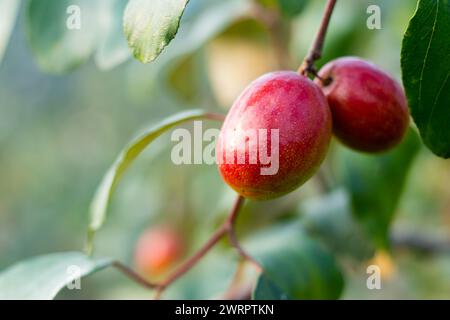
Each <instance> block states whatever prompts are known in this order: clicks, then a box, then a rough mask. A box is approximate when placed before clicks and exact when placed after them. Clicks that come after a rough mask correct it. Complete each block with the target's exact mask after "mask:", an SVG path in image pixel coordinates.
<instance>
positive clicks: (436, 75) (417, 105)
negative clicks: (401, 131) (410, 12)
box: [401, 0, 450, 158]
mask: <svg viewBox="0 0 450 320" xmlns="http://www.w3.org/2000/svg"><path fill="white" fill-rule="evenodd" d="M449 39H450V1H449V0H420V1H419V3H418V7H417V10H416V12H415V14H414V17H413V18H412V19H411V21H410V23H409V26H408V29H407V31H406V33H405V36H404V39H403V47H402V59H401V60H402V72H403V83H404V86H405V89H406V94H407V96H408V100H409V106H410V108H411V113H412V116H413V118H414V121H415V123H416V125H417V127H418V128H419V131H420V135H421V137H422V140H423V141H424V143H425V145H426V146H427V147H428V148H430V150H431V151H433V152H434V153H435V154H436V155H438V156H440V157H443V158H449V157H450V130H448V129H449V124H450V110H449V105H450V41H449Z"/></svg>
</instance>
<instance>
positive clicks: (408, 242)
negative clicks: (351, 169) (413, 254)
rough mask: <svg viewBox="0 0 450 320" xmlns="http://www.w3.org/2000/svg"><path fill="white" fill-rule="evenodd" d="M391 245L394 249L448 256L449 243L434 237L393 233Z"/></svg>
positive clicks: (449, 251)
mask: <svg viewBox="0 0 450 320" xmlns="http://www.w3.org/2000/svg"><path fill="white" fill-rule="evenodd" d="M391 243H392V246H393V247H394V248H396V249H407V250H412V251H417V252H421V253H425V254H450V241H449V240H448V239H446V238H441V237H436V236H430V235H420V234H417V233H403V232H402V233H399V232H395V233H393V234H391Z"/></svg>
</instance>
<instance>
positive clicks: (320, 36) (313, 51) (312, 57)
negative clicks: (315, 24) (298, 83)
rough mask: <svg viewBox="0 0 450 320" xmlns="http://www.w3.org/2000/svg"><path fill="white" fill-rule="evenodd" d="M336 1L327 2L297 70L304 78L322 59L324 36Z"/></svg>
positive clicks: (329, 0)
mask: <svg viewBox="0 0 450 320" xmlns="http://www.w3.org/2000/svg"><path fill="white" fill-rule="evenodd" d="M336 1H337V0H328V2H327V5H326V7H325V12H324V15H323V18H322V21H321V23H320V27H319V31H318V32H317V35H316V38H315V40H314V42H313V43H312V45H311V48H310V49H309V52H308V54H307V55H306V58H305V60H303V63H302V65H301V66H300V68H299V69H298V72H299V73H300V74H302V75H304V76H306V75H307V74H308V73H310V72H314V62H316V61H317V60H319V59H320V58H321V57H322V50H323V45H324V42H325V36H326V33H327V30H328V25H329V24H330V19H331V15H332V14H333V10H334V7H335V5H336Z"/></svg>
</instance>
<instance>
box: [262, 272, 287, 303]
mask: <svg viewBox="0 0 450 320" xmlns="http://www.w3.org/2000/svg"><path fill="white" fill-rule="evenodd" d="M253 292H254V293H253V299H255V300H288V299H289V297H288V296H287V295H286V293H284V292H283V290H281V289H280V288H279V287H278V286H277V285H276V284H275V283H273V282H272V280H270V279H269V278H268V277H267V276H266V275H265V274H264V273H263V274H262V275H261V276H259V277H258V280H257V281H256V286H255V289H254V290H253Z"/></svg>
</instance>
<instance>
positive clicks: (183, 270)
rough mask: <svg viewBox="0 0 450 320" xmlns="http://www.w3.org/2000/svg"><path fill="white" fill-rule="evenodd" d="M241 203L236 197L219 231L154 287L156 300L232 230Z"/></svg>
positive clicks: (239, 197)
mask: <svg viewBox="0 0 450 320" xmlns="http://www.w3.org/2000/svg"><path fill="white" fill-rule="evenodd" d="M243 203H244V198H243V197H241V196H238V198H237V199H236V202H235V204H234V206H233V208H232V209H231V211H230V214H229V215H228V217H227V219H226V220H225V222H224V223H223V224H222V225H221V226H220V227H219V229H217V230H216V232H214V234H213V235H212V236H211V238H210V239H209V240H208V241H207V242H206V243H205V245H203V247H202V248H200V250H199V251H197V253H196V254H194V255H193V256H192V257H190V258H189V259H188V260H186V261H185V262H184V263H183V264H181V266H180V267H178V268H177V269H176V270H175V271H174V272H173V273H172V274H171V275H169V276H168V277H167V279H166V280H164V281H162V282H161V283H159V284H158V285H157V286H156V294H155V298H156V299H159V298H160V296H161V294H162V292H163V291H164V290H165V289H166V288H167V287H168V286H169V285H171V284H172V283H173V282H175V281H176V280H178V279H179V278H180V277H181V276H182V275H184V274H185V273H186V272H188V271H189V270H191V269H192V267H194V266H195V265H196V264H197V263H198V261H200V259H202V258H203V257H204V256H205V255H206V254H207V253H208V252H209V251H210V250H211V249H212V248H213V247H214V246H215V245H216V244H217V243H218V242H219V241H220V240H221V239H222V238H223V237H224V236H225V235H226V234H227V232H228V231H229V230H230V228H232V226H233V225H234V222H235V220H236V219H237V217H238V214H239V211H240V209H241V207H242V204H243Z"/></svg>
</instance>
